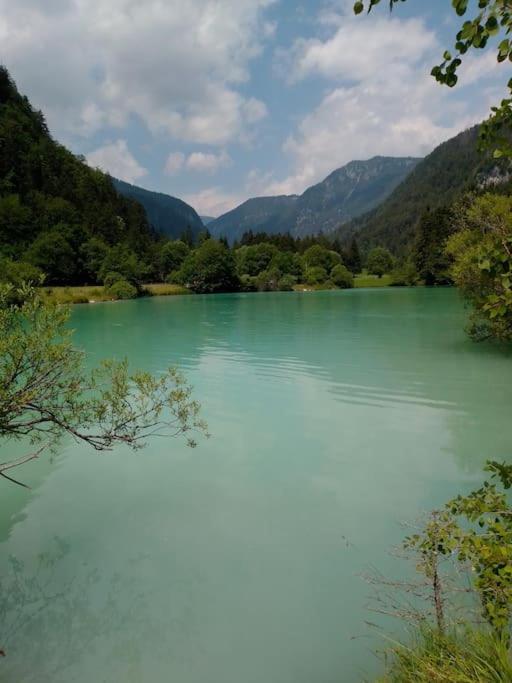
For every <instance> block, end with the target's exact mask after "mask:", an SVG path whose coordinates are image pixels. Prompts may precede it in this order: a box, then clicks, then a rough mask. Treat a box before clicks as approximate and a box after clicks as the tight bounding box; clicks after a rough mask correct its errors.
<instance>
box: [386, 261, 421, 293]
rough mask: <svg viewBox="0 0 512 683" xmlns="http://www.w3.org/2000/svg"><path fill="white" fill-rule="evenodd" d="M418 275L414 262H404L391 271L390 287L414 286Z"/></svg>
mask: <svg viewBox="0 0 512 683" xmlns="http://www.w3.org/2000/svg"><path fill="white" fill-rule="evenodd" d="M418 280H419V275H418V271H417V270H416V266H415V265H414V263H411V262H410V261H409V262H407V263H404V264H402V265H400V266H398V267H397V268H395V269H394V270H393V271H391V283H390V284H391V286H392V287H414V286H416V285H417V284H418Z"/></svg>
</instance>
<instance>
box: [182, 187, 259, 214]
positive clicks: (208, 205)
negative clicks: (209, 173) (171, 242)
mask: <svg viewBox="0 0 512 683" xmlns="http://www.w3.org/2000/svg"><path fill="white" fill-rule="evenodd" d="M246 198H247V197H246V196H245V195H240V194H237V193H234V192H227V191H226V190H223V189H222V188H220V187H208V188H206V189H204V190H201V191H200V192H195V193H192V194H188V195H185V196H184V197H183V199H184V201H186V202H187V203H188V204H190V205H191V206H193V207H194V209H195V210H196V211H197V212H198V213H199V214H201V215H203V216H215V217H217V216H221V215H222V214H223V213H226V212H227V211H230V210H231V209H232V208H233V207H235V206H238V204H241V203H242V201H244V200H245V199H246Z"/></svg>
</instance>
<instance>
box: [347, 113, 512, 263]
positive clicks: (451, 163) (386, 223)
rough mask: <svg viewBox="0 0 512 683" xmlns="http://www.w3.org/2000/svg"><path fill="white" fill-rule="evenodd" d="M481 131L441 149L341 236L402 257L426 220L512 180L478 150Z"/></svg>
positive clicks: (468, 133) (464, 135)
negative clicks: (477, 191)
mask: <svg viewBox="0 0 512 683" xmlns="http://www.w3.org/2000/svg"><path fill="white" fill-rule="evenodd" d="M477 143H478V126H475V127H474V128H471V129H469V130H467V131H464V132H463V133H460V134H459V135H457V136H456V137H455V138H452V139H451V140H448V141H447V142H445V143H443V144H442V145H440V146H439V147H437V148H436V149H435V150H434V151H433V152H432V153H431V154H430V155H429V156H427V157H426V158H425V159H424V160H423V161H421V162H420V163H419V164H418V165H417V166H416V168H415V169H414V171H413V172H412V173H411V174H410V175H409V176H408V177H407V178H406V179H405V180H404V181H403V182H402V183H401V184H400V185H399V186H398V187H397V188H396V189H395V190H394V192H392V194H391V195H390V196H389V197H388V198H387V199H386V200H385V201H384V202H383V203H382V204H381V205H380V206H378V207H377V208H376V209H374V210H373V211H371V212H369V213H366V214H364V215H362V216H360V217H359V218H355V219H354V220H353V221H351V222H350V223H349V224H347V225H344V226H341V227H340V228H339V230H338V231H337V235H338V237H339V238H340V239H343V240H348V239H350V238H351V237H353V236H354V235H355V234H357V239H358V242H359V244H360V245H361V247H362V248H363V249H364V250H366V251H367V250H368V249H370V248H372V247H375V246H386V247H387V248H388V249H391V251H393V252H395V253H397V254H399V253H405V252H408V251H409V250H410V248H411V246H412V243H413V242H414V239H415V235H416V228H417V225H418V221H419V219H420V218H421V216H422V215H423V214H424V213H425V212H427V211H429V210H430V211H431V210H433V209H437V208H439V207H444V206H450V205H452V204H453V202H454V201H455V200H457V199H458V198H459V197H460V196H461V195H462V194H463V193H464V191H466V190H469V189H472V188H477V187H478V186H482V185H485V184H486V183H491V184H494V183H495V182H497V181H499V180H500V179H505V178H507V173H506V171H504V162H497V161H495V160H494V159H492V157H491V156H490V154H489V153H487V154H483V153H481V152H480V151H479V150H478V144H477Z"/></svg>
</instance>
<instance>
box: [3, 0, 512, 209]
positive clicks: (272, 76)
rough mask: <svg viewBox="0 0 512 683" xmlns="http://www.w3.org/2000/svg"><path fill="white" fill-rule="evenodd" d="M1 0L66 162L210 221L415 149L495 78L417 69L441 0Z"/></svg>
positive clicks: (11, 45) (444, 135) (10, 58)
mask: <svg viewBox="0 0 512 683" xmlns="http://www.w3.org/2000/svg"><path fill="white" fill-rule="evenodd" d="M352 4H353V2H352V0H327V1H326V2H321V1H318V0H302V1H298V2H297V1H293V0H186V2H185V1H184V0H108V2H107V0H16V2H15V3H13V2H12V0H0V61H2V62H3V63H5V64H6V65H7V67H8V68H9V69H10V71H11V73H12V75H13V77H14V78H15V80H16V81H17V82H18V85H19V87H20V88H21V89H22V90H23V91H24V92H25V93H26V94H27V95H28V96H29V97H30V98H31V100H32V101H33V103H34V104H35V105H36V106H37V107H39V108H41V109H42V110H43V111H44V112H45V114H46V115H47V119H48V122H49V125H50V128H51V130H52V132H53V134H54V135H55V137H57V138H58V139H59V140H60V141H62V142H64V143H65V144H66V145H68V146H69V147H70V148H71V149H73V151H75V152H76V153H80V154H83V155H85V156H86V157H87V159H88V160H89V162H90V163H91V165H95V166H99V167H101V168H103V169H105V170H107V171H109V172H111V173H112V174H113V175H117V176H118V177H120V178H123V179H125V180H127V181H129V182H134V183H136V184H138V185H141V186H143V187H147V188H149V189H154V190H158V191H162V192H166V193H169V194H173V195H175V196H178V197H182V198H184V199H185V200H187V201H189V202H190V203H191V204H192V205H193V206H194V207H195V208H196V209H197V210H198V211H199V212H201V213H202V214H209V215H219V214H220V213H222V212H224V211H226V210H228V209H230V208H233V207H234V206H235V205H237V204H238V203H240V202H241V201H243V200H245V199H247V198H248V197H250V196H257V195H263V194H280V193H287V194H288V193H299V192H302V191H303V190H304V189H305V188H306V187H308V186H309V185H311V184H313V183H315V182H318V181H319V180H321V179H322V178H324V177H325V176H326V175H327V174H328V173H329V172H330V171H332V170H334V169H335V168H337V167H339V166H342V165H343V164H345V163H347V162H348V161H351V160H352V159H367V158H370V157H372V156H374V155H376V154H386V155H394V156H405V155H414V156H423V155H425V154H427V153H428V152H429V151H431V150H432V149H433V148H434V147H435V146H436V145H437V144H438V143H439V142H441V141H443V140H445V139H448V138H449V137H451V136H452V135H454V134H456V133H457V132H458V131H460V130H462V129H463V128H466V127H468V126H469V125H471V124H472V123H474V122H476V121H479V120H481V119H482V118H484V117H485V115H486V113H487V111H488V109H489V106H490V104H491V103H492V102H493V101H496V100H497V99H499V98H500V96H501V94H502V93H503V92H504V85H505V84H506V82H507V81H508V79H509V77H510V74H509V73H507V71H508V66H505V67H498V66H497V65H496V64H495V57H494V55H493V54H492V53H490V52H489V51H487V52H482V53H481V54H477V55H475V56H471V57H469V58H468V60H467V64H466V65H465V67H464V69H463V70H462V72H461V82H460V86H459V87H457V88H456V89H455V90H449V89H447V88H443V87H441V86H438V85H437V84H436V83H435V82H434V81H433V79H432V78H431V77H430V76H429V75H428V73H429V71H430V68H431V66H432V65H433V64H435V63H437V61H439V58H440V56H441V54H442V51H443V50H444V48H445V47H450V46H451V44H452V42H453V36H454V33H455V31H456V28H457V26H458V22H460V19H458V18H457V17H456V15H455V14H454V12H453V10H452V8H451V3H450V2H448V0H429V1H428V2H426V0H409V1H408V2H406V3H403V4H402V3H400V4H399V5H398V7H397V8H396V10H395V11H394V12H393V15H392V16H390V14H389V11H387V7H386V5H387V3H385V2H382V5H381V6H380V7H379V8H377V9H376V10H375V11H374V12H372V13H371V14H370V15H364V16H360V17H357V18H355V17H354V16H353V14H352V11H351V8H352Z"/></svg>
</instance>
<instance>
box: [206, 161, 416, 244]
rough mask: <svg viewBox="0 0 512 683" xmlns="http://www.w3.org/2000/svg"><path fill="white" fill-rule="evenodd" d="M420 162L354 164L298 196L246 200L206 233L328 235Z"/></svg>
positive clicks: (233, 236)
mask: <svg viewBox="0 0 512 683" xmlns="http://www.w3.org/2000/svg"><path fill="white" fill-rule="evenodd" d="M418 162H419V159H414V158H411V157H408V158H394V157H374V158H373V159H370V160H368V161H352V162H350V163H349V164H347V165H346V166H343V167H342V168H340V169H338V170H336V171H334V172H333V173H331V174H330V175H329V176H328V177H327V178H325V180H323V181H322V182H321V183H318V184H317V185H314V186H313V187H310V188H309V189H307V190H306V191H305V192H304V194H302V195H300V196H299V195H288V196H279V197H258V198H255V199H249V200H248V201H246V202H244V203H243V204H241V205H240V206H238V207H237V208H236V209H233V210H232V211H229V212H228V213H226V214H224V215H223V216H220V218H217V219H216V220H214V221H213V222H212V223H210V224H209V225H208V229H209V230H210V232H211V233H212V234H213V235H214V236H217V237H220V236H226V237H228V239H229V240H230V241H234V240H235V239H239V238H240V237H242V235H243V234H244V232H247V231H248V230H252V231H253V232H267V233H269V234H276V233H288V232H289V233H290V234H291V235H293V236H295V237H304V236H305V235H312V234H315V233H318V232H320V231H323V232H332V231H333V230H335V229H336V228H337V227H338V226H339V225H340V224H343V223H347V222H348V221H350V220H351V219H352V218H354V217H355V216H359V215H360V214H362V213H365V212H367V211H369V210H370V209H372V208H373V207H375V206H377V205H378V204H379V203H381V202H382V201H383V200H384V199H386V197H388V196H389V195H390V194H391V192H392V191H393V190H394V189H395V188H396V187H397V185H399V184H400V183H401V182H402V180H403V179H404V178H405V177H406V176H407V175H408V174H409V173H410V172H411V171H412V170H413V169H414V167H415V166H416V164H417V163H418Z"/></svg>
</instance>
